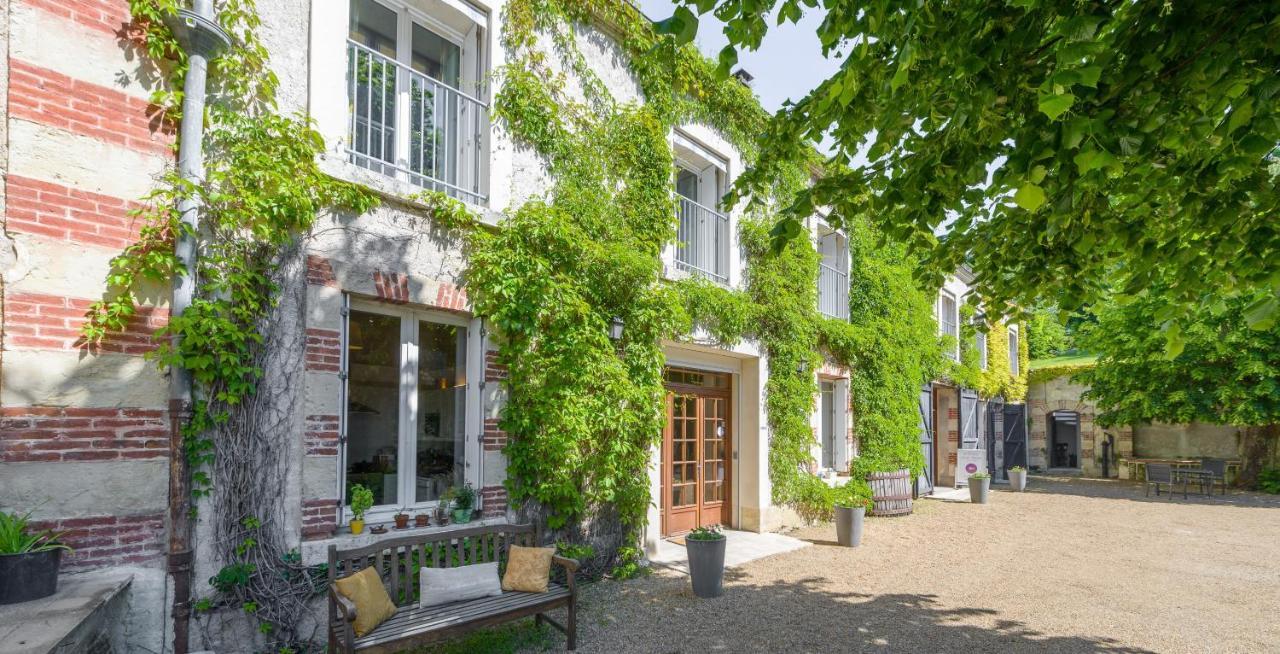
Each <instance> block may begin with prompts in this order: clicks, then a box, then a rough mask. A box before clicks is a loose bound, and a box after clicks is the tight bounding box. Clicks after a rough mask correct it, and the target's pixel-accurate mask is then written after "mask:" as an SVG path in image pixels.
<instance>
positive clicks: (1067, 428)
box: [1046, 411, 1080, 468]
mask: <svg viewBox="0 0 1280 654" xmlns="http://www.w3.org/2000/svg"><path fill="white" fill-rule="evenodd" d="M1046 422H1048V423H1049V424H1048V428H1049V467H1051V468H1079V467H1080V414H1078V413H1076V412H1075V411H1054V412H1053V413H1050V414H1049V419H1048V420H1047V421H1046Z"/></svg>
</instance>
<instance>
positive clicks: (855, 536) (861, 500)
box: [833, 480, 871, 547]
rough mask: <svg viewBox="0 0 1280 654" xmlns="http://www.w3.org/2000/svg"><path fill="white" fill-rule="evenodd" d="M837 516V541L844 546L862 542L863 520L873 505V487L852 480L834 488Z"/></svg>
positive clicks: (856, 544) (854, 545)
mask: <svg viewBox="0 0 1280 654" xmlns="http://www.w3.org/2000/svg"><path fill="white" fill-rule="evenodd" d="M833 493H834V500H835V507H834V511H835V517H836V541H838V542H839V543H840V545H841V546H843V547H857V546H858V545H860V544H861V543H862V521H863V519H864V518H865V517H866V515H867V509H868V508H869V507H870V506H871V487H870V486H868V485H867V484H866V483H865V482H861V481H857V480H852V481H850V482H848V483H847V484H845V485H843V486H838V487H836V488H835V489H834V490H833Z"/></svg>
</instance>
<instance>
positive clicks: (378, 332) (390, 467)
mask: <svg viewBox="0 0 1280 654" xmlns="http://www.w3.org/2000/svg"><path fill="white" fill-rule="evenodd" d="M348 330H349V332H348V335H347V361H348V364H347V365H348V373H347V374H348V375H349V380H348V387H349V390H348V392H347V470H346V473H347V475H346V483H347V494H346V496H347V497H351V485H352V484H362V485H364V486H365V487H367V488H368V489H369V490H371V491H373V501H374V504H378V505H394V504H399V502H400V497H399V488H398V476H397V474H396V473H397V470H396V466H397V463H398V460H399V443H400V367H401V361H402V358H401V356H402V350H401V346H400V318H398V317H396V316H385V315H382V314H377V313H365V312H363V311H352V312H351V315H350V323H349V327H348Z"/></svg>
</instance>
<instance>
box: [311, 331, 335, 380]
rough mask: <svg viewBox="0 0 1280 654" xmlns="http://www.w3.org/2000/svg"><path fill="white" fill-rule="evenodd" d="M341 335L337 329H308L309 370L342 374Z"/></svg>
mask: <svg viewBox="0 0 1280 654" xmlns="http://www.w3.org/2000/svg"><path fill="white" fill-rule="evenodd" d="M340 337H341V334H339V333H338V330H336V329H319V328H317V327H308V328H307V348H306V365H307V370H316V371H320V372H340V370H341V365H342V341H341V340H340Z"/></svg>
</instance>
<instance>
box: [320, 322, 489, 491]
mask: <svg viewBox="0 0 1280 654" xmlns="http://www.w3.org/2000/svg"><path fill="white" fill-rule="evenodd" d="M469 322H470V321H469V320H468V319H466V318H460V317H457V316H452V315H447V314H440V313H437V312H428V311H417V310H412V309H404V308H399V307H380V306H357V307H354V308H352V309H351V310H350V311H349V312H348V316H347V333H346V339H345V342H346V357H344V359H345V370H344V372H345V380H346V406H345V407H344V409H345V411H346V415H345V425H346V441H345V450H344V455H345V456H344V462H343V470H342V473H343V477H344V478H343V485H344V486H343V488H344V490H345V495H344V496H345V497H350V491H351V486H352V485H353V484H361V485H364V486H365V487H367V488H369V489H370V490H371V491H372V492H373V497H374V504H375V506H376V507H380V508H382V509H384V510H385V509H397V510H398V509H402V508H408V507H414V506H421V505H425V504H429V503H434V502H436V501H437V500H439V498H440V496H441V494H442V493H444V491H445V490H446V489H448V488H450V487H456V486H461V485H462V484H464V483H467V482H473V483H474V482H475V479H473V477H475V475H472V474H470V470H471V468H472V467H473V466H469V465H468V464H469V463H470V461H469V459H470V458H471V456H472V455H471V454H470V453H469V452H468V449H469V446H470V444H471V443H472V442H473V441H474V439H470V438H468V435H469V433H470V431H469V429H470V427H471V425H472V424H474V421H473V420H471V419H470V415H471V411H469V407H471V406H476V405H477V403H478V397H473V394H472V393H470V392H469V391H470V390H471V386H470V385H469V384H468V361H469V358H470V357H469V356H468V350H469V347H468V345H469V341H470V338H469V334H468V332H469Z"/></svg>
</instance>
